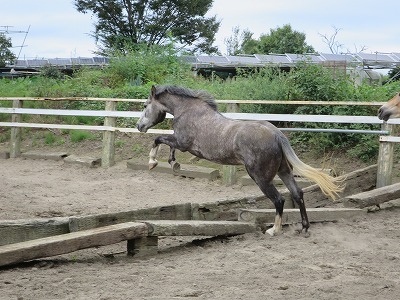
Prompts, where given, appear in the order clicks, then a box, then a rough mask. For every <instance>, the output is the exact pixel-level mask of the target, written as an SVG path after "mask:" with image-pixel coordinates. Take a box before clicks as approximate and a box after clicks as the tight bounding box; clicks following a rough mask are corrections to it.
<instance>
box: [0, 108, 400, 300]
mask: <svg viewBox="0 0 400 300" xmlns="http://www.w3.org/2000/svg"><path fill="white" fill-rule="evenodd" d="M110 101H111V100H110ZM110 101H109V102H110ZM18 103H22V102H18V101H16V104H17V105H16V106H18ZM18 109H19V108H14V110H15V111H14V110H13V111H12V112H13V113H14V114H13V117H15V118H14V119H15V120H14V119H13V122H12V123H10V124H5V125H4V124H3V125H4V126H11V127H13V129H14V130H13V133H14V134H15V135H16V136H18V130H15V127H16V125H18V124H17V123H18V114H17V113H23V112H24V110H23V109H20V110H18ZM108 109H110V110H113V109H112V108H108ZM106 110H107V107H106ZM231 111H232V110H231ZM233 111H234V109H233ZM55 113H57V114H59V113H60V111H57V112H55ZM74 113H76V112H74ZM85 113H86V112H85ZM96 113H97V112H96ZM114 114H115V113H114V112H113V113H112V114H111V113H110V112H106V114H104V115H107V116H108V117H109V119H113V118H114V117H115V116H116V114H115V115H114ZM238 115H239V114H237V116H238ZM253 117H257V116H253ZM264 117H265V116H264ZM268 117H269V118H270V117H271V116H268ZM286 117H287V116H286ZM279 118H280V117H279ZM290 118H292V117H291V116H290ZM302 118H304V116H303V117H302ZM363 118H364V119H363V120H364V121H365V117H363ZM375 119H376V118H371V119H368V120H370V122H378V121H376V120H375ZM335 120H337V117H335ZM343 120H344V119H343ZM344 121H345V122H349V119H346V120H344ZM364 121H363V122H364ZM360 122H361V120H360ZM28 125H32V126H33V125H34V124H28ZM105 125H106V127H102V128H97V129H96V130H102V131H103V130H106V131H107V132H106V133H105V134H104V140H103V141H108V140H110V141H113V134H114V133H113V132H114V129H115V128H114V127H113V126H115V125H113V124H108V125H107V124H105ZM21 126H22V127H23V126H26V124H21ZM41 126H45V127H46V128H53V127H51V126H50V127H49V126H48V124H45V125H41ZM64 126H66V125H64ZM68 126H69V125H68ZM107 126H109V127H110V126H111V127H112V128H111V127H110V128H109V127H107ZM108 131H110V132H108ZM375 134H376V133H375ZM378 134H390V130H389V129H388V128H386V129H385V128H382V131H379V132H378ZM12 136H14V135H12ZM387 138H391V137H387ZM387 138H386V137H383V140H382V138H381V140H382V142H383V143H382V144H381V145H383V146H384V147H383V151H381V152H383V153H389V154H390V152H391V149H390V148H391V147H390V141H389V143H388V141H387ZM14 141H17V142H16V143H15V144H16V145H17V146H18V147H12V149H14V150H15V151H14V150H12V151H11V153H10V154H11V156H12V157H14V158H13V159H6V158H7V157H8V156H7V154H4V156H0V158H1V160H0V163H1V168H0V190H1V194H0V196H1V199H0V200H1V203H2V206H1V207H0V219H1V220H3V221H2V225H1V226H0V229H1V230H0V242H1V244H2V245H4V246H3V247H1V246H0V248H1V249H2V250H3V251H2V252H1V251H0V252H1V253H0V259H3V260H2V265H3V267H0V288H1V289H2V291H5V292H4V293H3V294H4V297H6V298H11V299H12V298H17V299H30V298H35V299H42V298H48V297H49V295H51V296H52V297H54V298H57V299H72V298H74V299H75V298H96V299H97V298H98V299H117V300H118V299H126V298H134V299H136V298H137V299H182V298H187V297H195V298H203V299H210V298H211V299H212V298H213V299H228V298H229V299H232V298H238V299H240V298H249V299H260V298H265V297H268V296H269V297H273V298H274V299H287V298H289V299H290V298H296V299H311V298H317V299H348V298H354V299H376V298H383V297H384V298H385V299H389V300H390V299H397V297H398V294H399V279H398V278H399V277H400V276H399V275H400V273H399V260H400V257H399V254H398V253H400V252H399V250H400V246H399V243H398V238H399V237H400V235H399V232H400V231H399V229H400V224H399V218H398V211H399V210H398V207H399V200H398V198H399V197H400V196H399V195H398V190H399V189H398V187H397V186H388V187H382V188H380V189H376V190H374V191H371V189H373V188H374V187H375V185H376V178H377V173H379V171H378V169H379V167H377V166H376V165H375V166H369V167H365V166H364V167H363V168H360V169H357V170H356V171H354V169H353V170H351V171H354V172H351V173H349V174H346V180H347V183H348V184H347V188H346V190H345V193H346V194H345V195H344V196H345V198H344V199H342V200H341V201H338V202H335V203H332V202H328V201H327V199H326V197H324V196H321V193H320V192H319V191H318V190H316V189H315V187H313V186H308V187H307V186H306V187H304V191H305V201H306V207H307V208H308V209H309V213H310V214H309V215H310V219H311V221H312V222H313V223H312V226H311V236H309V237H308V238H305V237H303V236H300V235H298V234H297V233H296V230H295V229H296V222H297V221H296V220H299V214H298V212H297V211H296V209H293V208H292V203H291V201H287V202H286V204H287V207H286V208H285V212H286V215H285V222H286V224H287V225H286V226H285V228H284V234H283V235H281V236H277V237H274V238H271V237H269V236H266V235H264V234H263V233H262V230H264V229H265V228H264V227H265V226H268V223H270V221H271V218H273V215H274V212H273V211H269V210H268V209H269V207H268V205H267V203H269V202H268V201H266V199H265V198H264V197H263V196H262V195H261V192H260V191H259V190H258V188H257V187H256V186H254V185H244V184H241V183H242V181H240V182H239V184H234V183H233V182H230V183H229V184H233V185H232V186H229V187H228V186H225V185H224V184H222V182H221V180H220V179H216V178H217V177H216V176H215V173H213V172H210V173H209V174H207V175H206V176H205V177H203V178H200V177H199V176H194V175H193V174H194V173H196V172H198V173H199V174H200V173H202V174H205V173H207V172H204V170H201V171H200V170H199V169H197V170H196V169H190V168H182V170H181V171H185V172H186V173H185V172H183V173H180V174H171V170H170V169H169V168H164V170H165V173H163V172H149V171H147V170H144V169H145V167H143V165H142V166H140V165H139V166H138V165H137V164H135V163H129V162H127V161H124V160H123V161H114V157H113V152H114V149H113V151H112V152H110V151H108V150H109V149H108V148H110V147H104V145H108V146H110V145H112V144H113V143H107V142H105V143H104V144H103V149H102V153H101V155H100V157H101V159H102V164H103V166H107V165H114V164H115V163H116V165H114V166H113V167H111V168H96V167H97V166H99V165H100V162H99V159H98V158H97V157H96V156H94V157H82V156H79V155H77V156H76V155H74V154H72V155H71V154H70V153H67V152H58V153H57V154H56V155H53V156H52V157H47V160H43V159H41V157H40V156H41V155H43V149H41V148H39V153H36V154H35V153H30V155H31V156H29V153H28V152H25V153H24V152H22V154H23V155H22V156H21V157H18V158H16V156H19V155H20V154H21V152H20V150H21V148H23V146H24V145H20V141H18V139H16V140H14ZM11 144H13V145H14V142H13V140H11ZM0 146H1V145H0ZM20 146H22V147H21V148H20ZM381 148H382V147H381ZM0 150H1V149H0ZM75 150H77V149H75ZM80 150H81V151H82V152H83V153H90V152H91V151H90V150H93V149H89V151H88V149H86V148H84V149H80ZM0 153H4V152H1V151H0ZM16 153H17V154H18V155H15V154H16ZM388 156H391V155H388ZM3 158H4V159H3ZM312 161H313V160H312ZM313 162H315V161H313ZM341 164H343V165H345V164H346V161H342V162H341ZM347 164H349V165H352V164H351V162H350V161H348V162H347ZM378 165H386V167H385V168H386V169H391V168H392V163H391V162H389V161H388V159H384V158H382V159H381V160H380V161H378ZM352 166H353V165H352ZM389 167H390V168H389ZM397 167H398V166H397ZM385 168H384V169H385ZM162 169H163V168H162V164H160V171H161V170H162ZM347 169H349V168H347ZM381 169H382V168H381ZM228 170H229V169H228ZM176 175H179V176H176ZM193 178H195V179H193ZM228 181H229V180H228ZM384 181H385V180H383V181H382V182H384ZM378 183H379V180H378ZM383 185H386V184H383ZM377 205H380V207H381V208H382V209H381V210H379V209H377ZM361 207H362V209H360V208H361ZM368 211H375V212H373V213H372V212H370V213H368ZM138 214H141V217H138ZM271 216H272V217H271ZM157 218H158V219H163V220H162V221H154V219H157ZM38 220H39V221H38ZM227 220H228V221H227ZM238 220H239V222H238ZM38 222H39V223H40V222H42V223H41V224H45V226H39V227H40V229H41V230H36V229H37V228H39V227H36V226H37V225H38ZM10 225H11V226H10ZM55 225H56V226H55ZM242 225H243V227H241V226H242ZM55 228H57V230H59V232H51V231H52V230H54V229H55ZM7 230H8V231H7ZM18 232H19V233H23V234H19V233H18ZM154 232H155V233H154ZM56 233H57V235H55V234H56ZM15 237H17V240H13V239H14V238H15ZM18 239H19V240H18ZM10 243H11V244H10ZM7 245H8V246H7ZM143 250H145V251H143ZM146 251H147V252H146ZM127 253H128V254H135V255H133V257H131V255H130V256H129V255H128V256H127V255H126V254H127ZM137 254H143V255H137ZM1 255H3V256H1ZM7 259H8V260H7ZM23 261H28V262H25V263H23ZM21 262H22V263H21ZM16 263H18V264H16ZM9 264H10V266H7V265H9ZM3 294H2V295H3Z"/></svg>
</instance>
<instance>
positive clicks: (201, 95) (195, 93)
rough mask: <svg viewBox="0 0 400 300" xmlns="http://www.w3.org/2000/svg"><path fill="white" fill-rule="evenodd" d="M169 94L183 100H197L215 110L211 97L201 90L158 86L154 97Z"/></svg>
mask: <svg viewBox="0 0 400 300" xmlns="http://www.w3.org/2000/svg"><path fill="white" fill-rule="evenodd" d="M164 92H166V93H169V94H171V95H177V96H181V97H185V98H191V99H199V100H201V101H204V102H205V103H207V104H208V105H209V106H210V107H211V108H212V109H213V110H215V111H216V110H217V103H216V102H215V99H214V97H213V96H212V95H210V94H209V93H208V92H206V91H202V90H191V89H187V88H184V87H180V86H175V85H158V86H156V96H158V95H160V94H162V93H164Z"/></svg>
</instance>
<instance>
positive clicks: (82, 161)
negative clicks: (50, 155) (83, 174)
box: [64, 155, 101, 168]
mask: <svg viewBox="0 0 400 300" xmlns="http://www.w3.org/2000/svg"><path fill="white" fill-rule="evenodd" d="M64 162H65V163H67V164H77V165H83V166H86V167H89V168H96V167H99V166H101V158H96V157H89V156H83V157H78V156H76V155H70V156H67V157H65V158H64Z"/></svg>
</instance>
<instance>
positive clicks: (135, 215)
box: [69, 203, 192, 232]
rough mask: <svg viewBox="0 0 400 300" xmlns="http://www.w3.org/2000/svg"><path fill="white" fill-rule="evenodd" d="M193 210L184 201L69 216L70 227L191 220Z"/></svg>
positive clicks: (71, 229) (82, 228) (85, 228)
mask: <svg viewBox="0 0 400 300" xmlns="http://www.w3.org/2000/svg"><path fill="white" fill-rule="evenodd" d="M191 210H192V205H191V204H190V203H183V204H176V205H164V206H156V207H150V208H143V209H135V210H131V211H122V212H116V213H107V214H98V215H87V216H76V217H70V218H69V229H70V231H71V232H74V231H80V230H87V229H92V228H97V227H102V226H109V225H113V224H119V223H124V222H132V221H136V220H190V219H191Z"/></svg>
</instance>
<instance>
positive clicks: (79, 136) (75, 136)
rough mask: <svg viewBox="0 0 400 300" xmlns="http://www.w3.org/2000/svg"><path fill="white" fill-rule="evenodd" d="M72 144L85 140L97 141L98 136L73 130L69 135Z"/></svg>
mask: <svg viewBox="0 0 400 300" xmlns="http://www.w3.org/2000/svg"><path fill="white" fill-rule="evenodd" d="M69 136H70V139H71V142H73V143H78V142H81V141H83V140H95V139H96V136H95V135H94V134H92V133H90V132H88V131H84V130H71V131H70V133H69Z"/></svg>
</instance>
